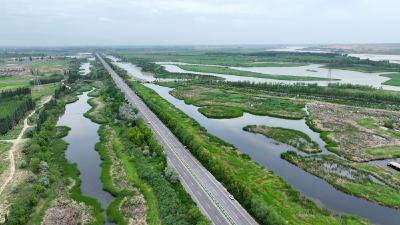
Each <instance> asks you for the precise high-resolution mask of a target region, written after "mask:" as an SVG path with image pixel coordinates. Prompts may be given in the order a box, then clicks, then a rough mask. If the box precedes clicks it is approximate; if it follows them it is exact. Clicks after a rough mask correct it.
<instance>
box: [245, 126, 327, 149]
mask: <svg viewBox="0 0 400 225" xmlns="http://www.w3.org/2000/svg"><path fill="white" fill-rule="evenodd" d="M243 130H245V131H248V132H252V133H259V134H262V135H264V136H266V137H269V138H272V139H274V140H276V141H279V142H281V143H285V144H288V145H291V146H293V147H295V148H297V149H298V150H300V151H303V152H306V153H317V152H320V151H321V150H320V148H319V146H318V144H317V143H316V142H314V141H312V140H311V138H310V137H309V136H308V135H307V134H305V133H303V132H301V131H298V130H293V129H286V128H282V127H268V126H257V125H248V126H246V127H244V128H243Z"/></svg>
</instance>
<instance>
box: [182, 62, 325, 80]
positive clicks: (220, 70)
mask: <svg viewBox="0 0 400 225" xmlns="http://www.w3.org/2000/svg"><path fill="white" fill-rule="evenodd" d="M177 66H178V67H180V68H181V69H184V70H186V71H194V72H202V73H216V74H228V75H236V76H244V77H258V78H266V79H275V80H293V81H321V80H327V78H321V77H310V76H291V75H273V74H264V73H256V72H250V71H243V70H236V69H231V68H228V67H221V66H202V65H177Z"/></svg>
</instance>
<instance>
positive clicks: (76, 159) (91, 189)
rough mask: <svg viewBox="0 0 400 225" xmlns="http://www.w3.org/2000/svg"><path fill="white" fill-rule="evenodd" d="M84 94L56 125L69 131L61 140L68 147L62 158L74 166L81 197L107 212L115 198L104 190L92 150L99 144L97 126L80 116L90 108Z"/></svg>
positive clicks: (99, 167)
mask: <svg viewBox="0 0 400 225" xmlns="http://www.w3.org/2000/svg"><path fill="white" fill-rule="evenodd" d="M87 93H88V92H85V93H83V94H82V95H80V96H79V100H78V101H76V102H74V103H71V104H68V105H67V106H66V108H65V113H64V115H63V116H61V118H60V119H59V121H58V124H57V125H58V126H68V127H70V128H71V130H70V131H69V133H68V136H66V137H65V138H64V140H65V141H66V142H67V143H68V148H67V151H66V153H65V154H66V158H67V159H68V161H69V162H71V163H76V166H77V167H78V169H79V172H80V174H79V179H80V180H81V191H82V194H84V195H87V196H91V197H93V198H95V199H97V200H99V201H100V203H101V206H102V208H103V209H106V208H107V206H108V205H109V203H110V202H111V201H112V200H113V199H114V197H113V196H111V195H110V194H109V193H108V192H106V191H104V190H103V184H102V182H101V180H100V174H101V159H100V156H99V154H98V152H97V151H96V150H95V144H96V143H97V142H98V141H99V135H98V134H97V130H98V129H99V125H98V124H96V123H93V122H92V121H90V120H89V119H88V118H86V117H84V116H83V114H84V113H85V112H87V111H88V110H89V109H90V108H91V106H90V105H89V104H88V103H87V100H88V99H89V97H88V95H87Z"/></svg>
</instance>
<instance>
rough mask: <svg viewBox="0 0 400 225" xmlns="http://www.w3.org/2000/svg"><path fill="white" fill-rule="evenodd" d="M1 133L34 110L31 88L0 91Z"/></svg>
mask: <svg viewBox="0 0 400 225" xmlns="http://www.w3.org/2000/svg"><path fill="white" fill-rule="evenodd" d="M0 105H1V106H2V107H0V134H3V135H4V134H5V133H7V132H8V131H9V130H11V129H12V128H13V127H14V126H15V125H16V124H18V122H19V121H20V120H21V119H22V118H23V117H24V116H25V114H26V112H28V111H29V110H32V109H33V108H34V106H35V104H34V103H33V101H32V98H31V93H30V89H29V88H18V89H16V90H9V91H3V92H1V93H0Z"/></svg>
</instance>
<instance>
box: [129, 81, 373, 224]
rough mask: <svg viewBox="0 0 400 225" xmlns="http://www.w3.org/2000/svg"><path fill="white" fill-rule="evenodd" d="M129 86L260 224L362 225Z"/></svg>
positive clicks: (144, 90)
mask: <svg viewBox="0 0 400 225" xmlns="http://www.w3.org/2000/svg"><path fill="white" fill-rule="evenodd" d="M129 84H130V85H131V87H132V88H133V89H134V90H135V91H136V92H137V93H138V94H139V95H140V96H141V98H142V99H143V100H144V101H145V102H146V104H147V105H148V106H149V107H150V108H151V109H152V110H153V111H154V112H155V113H156V114H157V115H158V117H159V118H160V119H161V120H162V121H164V123H165V124H166V125H167V126H168V127H169V128H170V129H171V130H172V132H173V133H174V134H175V135H176V136H177V137H178V138H179V139H180V140H181V141H182V142H183V143H184V144H185V145H187V146H188V148H189V149H190V151H191V152H192V154H193V155H194V156H196V157H197V158H198V159H199V160H200V162H201V163H202V164H203V165H204V166H205V167H206V168H207V169H208V170H209V171H210V172H211V173H212V174H213V175H214V176H215V177H216V178H217V179H218V180H219V181H220V182H222V183H223V184H224V186H225V187H227V189H228V190H229V192H230V193H232V194H233V195H234V196H235V198H236V199H237V200H238V201H239V202H240V203H241V204H242V205H243V206H244V207H245V208H246V209H247V210H248V212H250V214H252V215H253V216H254V217H255V218H256V219H257V220H258V221H259V223H260V224H274V225H275V224H363V223H365V222H362V221H360V220H358V219H355V218H353V217H351V218H349V217H346V216H344V217H342V218H340V219H336V218H334V217H333V216H331V215H330V214H329V212H328V211H326V210H322V209H319V208H318V207H317V206H316V205H315V204H314V203H313V202H311V201H310V200H307V199H305V198H303V197H301V195H300V194H299V193H298V192H296V191H295V190H293V189H292V188H291V187H290V186H289V185H287V184H286V183H285V182H284V181H283V180H282V179H281V178H279V177H278V176H276V175H275V174H274V173H273V172H272V171H269V170H267V169H265V168H264V167H262V166H260V165H259V164H257V163H255V162H253V161H251V160H250V159H249V157H248V156H246V155H242V154H240V153H239V152H238V151H237V150H236V149H234V148H233V146H231V145H229V144H227V143H224V142H223V141H221V140H220V139H218V138H216V137H214V136H211V135H210V134H208V133H207V132H206V131H205V129H204V128H202V127H201V126H200V125H199V124H198V123H196V122H195V121H194V120H193V119H191V118H189V117H188V116H186V115H185V114H184V113H182V112H181V111H179V110H178V109H176V108H175V107H174V106H173V105H171V104H170V103H168V102H167V101H166V100H164V99H163V98H162V97H160V96H159V95H158V94H157V93H156V92H154V91H152V90H151V89H149V88H146V87H145V86H143V85H141V84H139V83H137V82H130V83H129ZM365 224H366V223H365Z"/></svg>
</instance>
